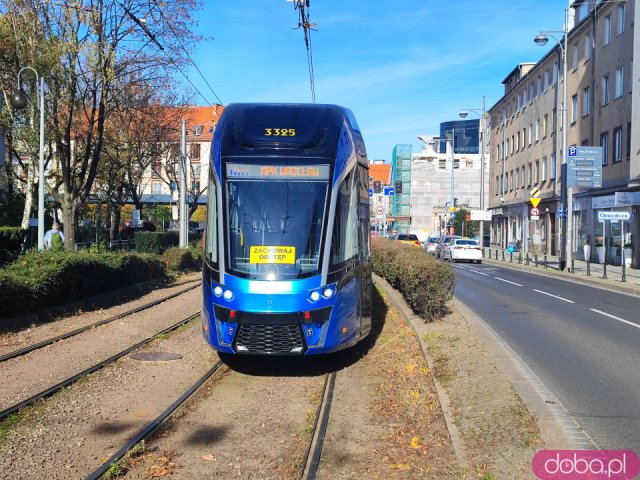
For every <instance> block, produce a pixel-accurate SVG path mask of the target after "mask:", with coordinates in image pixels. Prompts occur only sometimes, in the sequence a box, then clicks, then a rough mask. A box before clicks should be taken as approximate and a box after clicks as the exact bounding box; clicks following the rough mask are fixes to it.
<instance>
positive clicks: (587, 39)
mask: <svg viewBox="0 0 640 480" xmlns="http://www.w3.org/2000/svg"><path fill="white" fill-rule="evenodd" d="M591 48H592V46H591V33H587V34H586V35H585V36H584V61H585V62H586V61H588V60H591Z"/></svg>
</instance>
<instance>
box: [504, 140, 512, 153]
mask: <svg viewBox="0 0 640 480" xmlns="http://www.w3.org/2000/svg"><path fill="white" fill-rule="evenodd" d="M505 142H506V144H507V146H506V148H505V152H504V154H505V155H504V156H505V157H508V156H509V152H510V151H511V149H510V148H509V146H510V144H511V143H510V141H509V139H508V138H507V139H506V140H505Z"/></svg>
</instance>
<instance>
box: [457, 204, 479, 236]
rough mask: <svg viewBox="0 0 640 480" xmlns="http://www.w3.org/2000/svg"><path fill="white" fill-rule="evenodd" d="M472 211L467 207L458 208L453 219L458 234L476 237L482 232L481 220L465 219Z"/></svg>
mask: <svg viewBox="0 0 640 480" xmlns="http://www.w3.org/2000/svg"><path fill="white" fill-rule="evenodd" d="M469 215H471V211H470V210H468V209H467V208H465V207H461V208H459V209H458V210H456V216H455V218H454V219H453V229H454V231H455V232H456V235H463V234H464V236H465V237H475V236H476V235H479V234H480V222H478V221H475V220H474V221H467V220H465V219H466V218H467V217H468V216H469Z"/></svg>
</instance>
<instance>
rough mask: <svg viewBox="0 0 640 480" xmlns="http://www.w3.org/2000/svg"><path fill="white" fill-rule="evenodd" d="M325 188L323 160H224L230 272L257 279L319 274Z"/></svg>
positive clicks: (325, 168) (325, 171)
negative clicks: (303, 163)
mask: <svg viewBox="0 0 640 480" xmlns="http://www.w3.org/2000/svg"><path fill="white" fill-rule="evenodd" d="M265 168H266V169H273V170H272V171H271V170H265ZM267 172H270V173H267ZM265 175H268V177H269V178H265ZM328 189H329V166H328V165H316V166H311V167H307V166H293V167H292V166H277V165H276V166H274V165H270V166H264V165H238V164H235V165H233V164H227V182H226V191H225V195H226V197H227V198H226V201H225V204H226V209H227V211H226V217H227V220H228V232H227V235H228V245H229V249H228V250H227V255H228V257H227V262H228V271H229V273H231V274H233V275H238V276H242V277H245V278H252V279H257V280H291V279H296V278H303V277H308V276H312V275H316V274H319V273H320V271H319V268H320V267H319V258H320V246H321V239H322V230H323V224H324V222H323V220H324V216H325V210H326V205H327V194H328Z"/></svg>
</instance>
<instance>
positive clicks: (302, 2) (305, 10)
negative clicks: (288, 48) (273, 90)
mask: <svg viewBox="0 0 640 480" xmlns="http://www.w3.org/2000/svg"><path fill="white" fill-rule="evenodd" d="M310 3H311V0H294V2H293V5H294V8H295V9H296V10H298V15H299V20H298V26H297V27H295V28H302V30H303V31H304V43H305V45H306V47H307V65H308V68H309V83H310V86H311V100H312V101H313V103H316V86H315V79H314V71H313V50H312V48H311V30H314V28H313V27H315V26H317V24H316V23H311V21H310V20H309V5H310Z"/></svg>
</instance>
